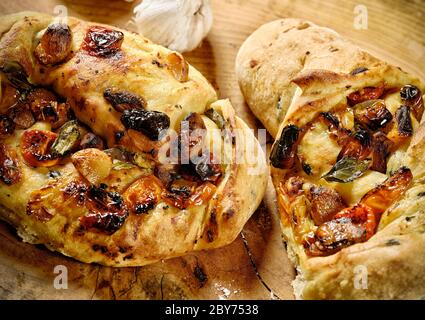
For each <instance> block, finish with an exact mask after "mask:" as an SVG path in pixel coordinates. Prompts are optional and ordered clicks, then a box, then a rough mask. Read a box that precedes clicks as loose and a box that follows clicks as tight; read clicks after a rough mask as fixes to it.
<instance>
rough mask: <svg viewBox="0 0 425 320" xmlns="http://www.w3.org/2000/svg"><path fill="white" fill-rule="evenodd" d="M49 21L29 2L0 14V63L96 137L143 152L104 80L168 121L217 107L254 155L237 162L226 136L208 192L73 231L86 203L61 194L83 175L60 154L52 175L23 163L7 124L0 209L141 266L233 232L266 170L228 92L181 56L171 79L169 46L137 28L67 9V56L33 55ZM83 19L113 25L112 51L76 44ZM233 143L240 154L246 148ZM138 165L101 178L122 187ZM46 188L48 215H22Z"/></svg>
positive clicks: (105, 258) (50, 240)
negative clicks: (181, 71)
mask: <svg viewBox="0 0 425 320" xmlns="http://www.w3.org/2000/svg"><path fill="white" fill-rule="evenodd" d="M54 21H55V20H54V17H52V16H50V15H46V14H41V13H36V12H21V13H18V14H13V15H9V16H4V17H2V19H1V20H0V34H1V39H0V67H2V68H4V67H5V65H6V64H7V63H9V62H11V61H13V62H17V63H18V64H19V65H20V66H22V68H23V70H24V71H25V73H26V75H27V76H28V78H29V81H30V82H31V84H36V85H38V86H43V87H49V88H53V90H54V91H55V93H57V94H58V95H60V96H61V97H63V98H64V99H66V100H67V102H68V103H69V104H70V106H71V109H72V110H73V111H74V113H75V116H76V118H77V119H78V120H79V121H81V122H82V123H84V124H85V125H86V126H87V127H89V128H90V129H91V130H92V131H93V132H94V133H95V134H96V135H99V136H100V137H102V138H103V139H104V140H105V141H106V143H107V145H108V146H109V148H111V147H113V146H119V147H124V148H125V149H126V150H128V151H131V152H144V151H146V150H145V148H146V145H147V143H146V141H147V140H146V137H143V135H142V134H141V133H140V132H137V131H135V130H131V129H129V130H127V129H126V128H125V127H124V125H123V123H122V122H121V121H120V113H118V112H116V111H115V110H113V109H112V108H111V105H110V103H108V101H106V99H105V98H104V91H105V90H106V89H107V88H111V87H113V88H115V89H118V90H124V91H126V92H131V93H133V94H136V95H138V96H141V97H143V98H144V100H145V103H146V104H147V106H146V109H147V110H153V111H159V112H162V113H165V114H166V115H168V117H169V119H170V128H171V129H176V130H177V129H178V128H179V124H180V121H181V120H182V119H183V118H184V117H185V116H187V115H188V114H189V113H191V112H196V113H198V114H200V115H202V117H203V119H204V122H205V121H207V119H206V117H205V116H204V115H203V114H204V112H205V111H206V110H207V109H209V108H213V109H214V110H216V111H217V112H218V113H220V114H221V116H222V117H223V119H224V121H225V122H226V125H227V126H228V129H229V130H230V131H231V132H233V133H234V135H235V139H236V140H237V141H238V143H239V142H240V143H241V144H243V145H244V146H245V143H246V144H248V143H252V144H253V150H255V151H256V152H259V153H258V160H259V161H258V162H257V163H256V164H252V165H251V164H247V163H236V158H235V157H236V155H235V152H234V151H235V146H232V147H231V150H232V152H231V162H230V163H229V164H228V165H226V169H225V170H224V172H223V174H222V178H221V180H220V181H219V183H218V184H217V185H216V189H215V192H214V194H213V195H212V196H211V197H210V199H209V200H208V201H206V202H205V201H204V202H202V203H201V204H199V205H193V206H191V207H188V208H186V209H182V210H181V209H179V208H177V207H173V206H171V205H166V204H165V203H163V202H159V203H157V204H156V205H155V206H154V207H153V208H152V209H151V211H150V212H149V213H148V214H137V215H136V214H134V213H130V214H129V215H128V217H127V219H126V220H125V222H124V224H123V225H122V226H121V227H120V228H119V229H118V230H117V231H115V232H114V233H113V234H105V233H102V232H95V231H92V230H84V231H83V232H82V231H81V228H80V224H79V218H80V217H81V216H83V215H85V214H87V209H86V208H82V207H81V206H79V205H78V203H77V200H76V198H75V197H72V198H71V199H65V198H63V190H64V188H65V187H66V186H67V185H69V183H70V182H72V181H75V179H77V180H81V179H82V177H81V175H80V173H79V171H78V170H76V168H75V167H74V165H73V164H72V163H71V162H69V161H68V162H66V163H65V164H59V165H55V166H54V167H52V168H50V169H52V170H54V171H56V172H57V173H58V175H59V178H53V179H51V178H48V173H49V170H48V169H47V168H34V167H30V166H28V165H26V164H25V162H24V160H23V158H22V154H21V152H19V141H20V138H21V136H22V134H23V133H24V132H25V130H15V132H14V134H13V135H12V136H9V137H7V138H5V139H4V141H3V142H4V144H6V145H7V146H9V147H11V148H13V149H16V150H17V154H18V160H19V162H20V163H21V168H22V179H21V180H20V181H19V182H18V183H15V184H12V185H6V184H4V183H0V204H1V206H0V217H1V219H3V220H5V221H7V222H9V223H11V224H12V225H13V226H14V227H16V228H17V231H18V234H19V235H20V236H21V237H22V238H23V239H24V241H27V242H30V243H41V244H44V245H46V246H47V247H48V248H49V249H51V250H55V251H59V252H61V253H63V254H64V255H67V256H71V257H73V258H75V259H77V260H80V261H83V262H87V263H91V262H94V263H99V264H102V265H108V266H114V267H125V266H141V265H145V264H148V263H152V262H155V261H158V260H161V259H168V258H172V257H175V256H180V255H183V254H185V253H188V252H190V251H194V250H202V249H209V248H216V247H220V246H223V245H226V244H228V243H230V242H232V241H233V240H234V239H235V238H236V237H237V235H238V234H239V232H240V231H241V229H242V227H243V225H244V224H245V222H246V221H247V220H248V218H249V217H250V216H251V214H252V213H253V212H254V211H255V209H256V208H257V206H258V205H259V203H260V201H261V199H262V197H263V194H264V191H265V187H266V183H267V171H268V170H267V167H266V165H265V163H266V162H265V158H264V155H263V152H262V150H261V147H260V145H259V143H258V141H257V140H256V139H255V138H254V136H253V134H252V132H251V130H250V129H249V128H248V126H247V125H246V124H245V123H244V122H243V121H242V120H241V119H240V118H238V117H237V116H235V114H234V110H233V107H232V106H231V104H230V102H229V101H228V100H217V95H216V92H215V91H214V89H213V88H212V86H211V85H210V84H209V83H208V82H207V80H206V79H205V78H204V77H203V76H202V75H201V74H200V73H199V72H198V71H197V70H196V69H194V68H193V67H192V66H188V68H189V71H188V79H186V80H184V81H179V79H176V75H174V74H173V73H172V72H170V70H168V69H167V68H166V67H164V66H163V65H162V61H163V59H164V57H166V56H167V55H169V54H171V53H172V51H170V50H168V49H166V48H164V47H161V46H159V45H155V44H153V43H152V42H151V41H149V40H148V39H146V38H144V37H142V36H140V35H137V34H134V33H130V32H128V31H125V30H121V29H118V28H115V27H111V26H106V25H102V24H98V23H90V22H85V21H82V20H79V19H76V18H72V17H69V18H67V24H68V26H69V28H70V29H71V31H72V44H71V45H72V51H71V55H70V57H69V58H67V59H66V60H65V62H61V63H59V64H54V65H51V66H45V65H42V64H40V62H39V61H38V60H37V58H36V57H35V56H34V53H33V51H34V48H35V46H36V45H37V43H38V41H39V40H38V39H39V38H40V35H42V34H43V33H44V32H45V30H46V28H47V27H48V26H49V25H50V24H51V23H53V22H54ZM92 27H104V28H108V29H113V30H115V31H119V32H122V34H123V36H124V40H123V42H122V44H121V50H120V52H119V55H118V56H113V57H106V58H99V57H96V56H91V55H88V54H86V53H85V52H83V50H81V43H82V42H83V39H84V37H85V35H86V32H87V30H88V29H90V28H92ZM0 111H1V113H3V111H4V110H0ZM37 125H39V124H38V123H36V125H35V126H37ZM31 128H34V127H31ZM214 128H217V126H215V124H214V123H213V122H212V121H209V125H208V126H207V130H208V132H210V131H211V130H212V129H214ZM130 131H132V132H130ZM117 132H125V134H124V137H121V136H120V138H121V140H119V142H117V141H116V133H117ZM239 138H240V139H242V140H240V139H239ZM243 139H245V140H243ZM249 140H251V141H249ZM244 141H245V142H244ZM148 144H149V143H148ZM240 150H242V152H243V153H244V155H245V157H248V155H247V153H248V152H250V151H252V149H251V150H246V149H245V148H241V149H240ZM252 170H256V171H255V172H256V174H252V173H253V171H252ZM145 174H146V173H145V172H144V171H143V170H142V169H140V168H134V167H132V168H128V169H122V170H120V171H114V170H112V171H111V174H109V175H108V176H107V177H106V178H104V179H102V180H101V181H100V182H101V183H104V184H106V185H107V186H108V188H112V189H113V190H114V191H117V192H119V193H122V192H124V190H126V188H127V187H128V186H129V185H131V184H132V183H133V182H135V181H136V180H137V179H139V178H141V177H143V176H144V175H145ZM46 188H47V189H48V190H51V191H49V192H48V193H47V197H50V198H49V199H50V202H49V205H50V209H51V210H52V211H50V213H51V214H52V212H53V213H54V214H53V217H51V219H50V220H48V221H40V220H38V219H36V218H35V217H34V216H33V215H28V214H27V213H26V207H27V203H28V201H29V200H30V198H31V197H32V195H34V193H36V192H37V191H40V190H45V189H46ZM49 188H50V189H49ZM45 196H46V195H45Z"/></svg>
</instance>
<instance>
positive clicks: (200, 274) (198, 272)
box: [193, 263, 208, 288]
mask: <svg viewBox="0 0 425 320" xmlns="http://www.w3.org/2000/svg"><path fill="white" fill-rule="evenodd" d="M193 274H194V275H195V277H196V279H198V281H199V285H200V287H201V288H202V287H203V286H204V285H205V283H206V282H207V280H208V277H207V275H206V274H205V272H204V270H203V269H202V267H201V266H200V265H199V264H198V263H197V264H196V266H195V269H194V270H193Z"/></svg>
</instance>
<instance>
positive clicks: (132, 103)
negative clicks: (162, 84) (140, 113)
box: [103, 88, 146, 112]
mask: <svg viewBox="0 0 425 320" xmlns="http://www.w3.org/2000/svg"><path fill="white" fill-rule="evenodd" d="M103 97H104V98H105V99H106V101H108V102H109V103H110V104H111V105H112V106H113V107H114V109H115V110H116V111H118V112H124V110H130V109H144V108H145V107H146V101H145V100H144V99H143V98H142V97H139V96H137V95H135V94H133V93H131V92H128V91H117V92H114V91H113V90H112V89H110V88H109V89H106V90H105V91H104V92H103Z"/></svg>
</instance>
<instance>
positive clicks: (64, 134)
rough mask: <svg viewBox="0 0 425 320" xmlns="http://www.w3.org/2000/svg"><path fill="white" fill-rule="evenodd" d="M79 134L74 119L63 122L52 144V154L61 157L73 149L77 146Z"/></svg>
mask: <svg viewBox="0 0 425 320" xmlns="http://www.w3.org/2000/svg"><path fill="white" fill-rule="evenodd" d="M80 135H81V133H80V129H79V126H78V122H77V121H76V120H71V121H68V122H67V123H65V124H64V125H63V126H62V127H61V129H60V131H59V134H58V136H57V138H56V140H55V142H54V143H53V145H52V148H51V153H52V155H54V156H61V157H62V156H64V155H66V154H68V153H69V152H71V151H72V150H74V149H75V148H76V147H77V146H78V143H79V139H80Z"/></svg>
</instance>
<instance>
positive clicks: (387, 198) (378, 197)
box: [360, 167, 413, 214]
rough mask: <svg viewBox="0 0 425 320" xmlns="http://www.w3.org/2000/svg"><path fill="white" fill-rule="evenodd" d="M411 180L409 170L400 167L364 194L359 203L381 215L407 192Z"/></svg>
mask: <svg viewBox="0 0 425 320" xmlns="http://www.w3.org/2000/svg"><path fill="white" fill-rule="evenodd" d="M412 179H413V175H412V172H411V171H410V169H409V168H406V167H402V168H400V169H398V170H397V171H396V172H395V173H393V174H392V175H391V177H389V178H388V179H387V180H385V181H384V182H383V183H381V184H380V185H379V186H377V187H375V188H373V189H372V190H370V191H369V192H368V193H366V194H365V195H364V196H363V198H362V199H361V201H360V202H361V203H363V204H365V205H367V206H369V207H370V208H372V209H373V210H374V211H375V212H376V213H379V214H382V213H383V212H384V211H385V210H386V209H387V208H388V207H389V206H390V205H391V204H392V203H393V202H394V201H395V200H397V199H398V198H400V196H401V195H402V194H403V193H404V192H405V191H406V190H407V188H408V187H409V185H410V182H411V181H412Z"/></svg>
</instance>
